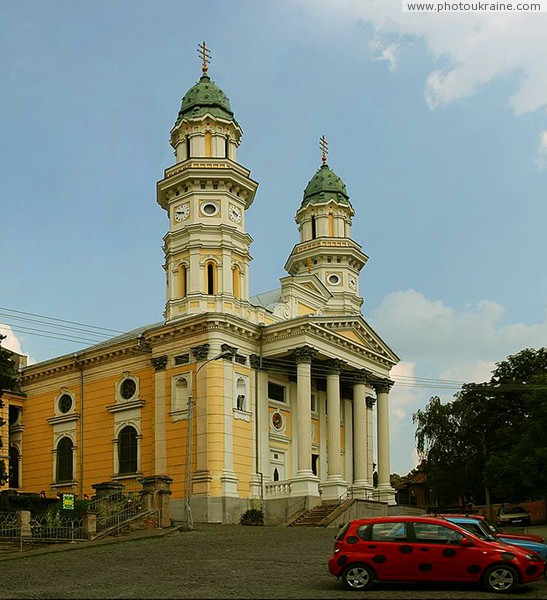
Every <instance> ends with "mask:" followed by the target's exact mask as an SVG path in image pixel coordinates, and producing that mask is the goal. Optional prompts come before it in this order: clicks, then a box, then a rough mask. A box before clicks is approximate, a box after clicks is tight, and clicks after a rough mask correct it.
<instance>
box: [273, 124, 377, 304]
mask: <svg viewBox="0 0 547 600" xmlns="http://www.w3.org/2000/svg"><path fill="white" fill-rule="evenodd" d="M320 148H321V152H322V164H321V167H320V168H319V169H318V170H317V172H316V173H315V175H314V176H313V177H312V178H311V180H310V182H309V183H308V185H307V186H306V189H305V190H304V199H303V200H302V204H301V205H300V208H299V209H298V211H297V212H296V216H295V220H296V223H297V225H298V229H299V231H300V242H299V243H298V244H296V246H295V247H294V248H293V250H292V252H291V255H290V256H289V258H288V260H287V262H286V264H285V270H286V271H287V272H288V273H289V275H292V276H298V275H303V274H315V275H316V276H317V277H318V279H319V280H320V281H321V282H322V283H323V284H324V285H325V286H326V288H327V289H328V291H329V292H330V294H331V298H330V300H329V301H328V302H327V306H326V310H325V312H327V313H328V314H346V315H347V314H356V313H359V312H360V311H361V306H362V304H363V299H362V298H361V297H360V296H359V273H360V271H361V269H362V268H363V267H364V266H365V263H366V262H367V260H368V257H367V256H366V255H365V254H364V253H363V252H362V250H361V246H360V245H359V244H357V243H356V242H354V241H353V240H352V239H351V223H352V217H353V216H354V214H355V211H354V210H353V206H352V205H351V202H350V200H349V196H348V193H347V190H346V186H345V184H344V182H343V181H342V180H341V179H340V177H338V175H336V174H335V173H334V172H333V171H332V170H331V169H330V167H329V166H328V164H327V141H326V139H325V136H322V137H321V139H320Z"/></svg>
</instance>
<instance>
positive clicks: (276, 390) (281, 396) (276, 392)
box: [268, 381, 286, 402]
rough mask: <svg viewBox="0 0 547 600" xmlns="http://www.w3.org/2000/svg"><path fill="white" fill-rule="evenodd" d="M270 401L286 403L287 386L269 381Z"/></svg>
mask: <svg viewBox="0 0 547 600" xmlns="http://www.w3.org/2000/svg"><path fill="white" fill-rule="evenodd" d="M268 399H269V400H276V401H277V402H286V400H285V386H283V385H279V384H278V383H273V382H272V381H268Z"/></svg>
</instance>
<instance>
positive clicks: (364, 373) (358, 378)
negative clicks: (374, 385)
mask: <svg viewBox="0 0 547 600" xmlns="http://www.w3.org/2000/svg"><path fill="white" fill-rule="evenodd" d="M353 376H354V379H355V383H364V384H365V385H367V384H369V383H370V382H371V380H372V372H371V371H368V370H367V369H360V370H359V371H355V373H354V375H353Z"/></svg>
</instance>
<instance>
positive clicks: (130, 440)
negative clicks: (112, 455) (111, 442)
mask: <svg viewBox="0 0 547 600" xmlns="http://www.w3.org/2000/svg"><path fill="white" fill-rule="evenodd" d="M136 472H137V431H136V429H135V428H134V427H131V425H126V426H125V427H124V428H123V429H122V430H121V431H120V433H119V434H118V473H119V474H120V475H124V474H127V473H136Z"/></svg>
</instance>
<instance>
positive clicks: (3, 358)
mask: <svg viewBox="0 0 547 600" xmlns="http://www.w3.org/2000/svg"><path fill="white" fill-rule="evenodd" d="M4 339H6V336H5V335H0V408H3V407H4V402H3V400H2V396H3V395H4V392H5V391H14V392H18V391H20V388H19V384H18V382H17V377H16V374H15V362H14V361H13V359H12V358H11V357H12V354H13V352H11V351H10V350H6V349H5V348H2V342H3V340H4ZM4 425H5V420H4V419H2V418H1V417H0V430H1V428H2V427H3V426H4ZM2 448H3V440H2V436H1V435H0V451H1V450H2ZM7 478H8V474H7V471H6V465H5V463H4V461H3V460H0V484H1V485H3V484H5V483H6V481H7Z"/></svg>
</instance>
